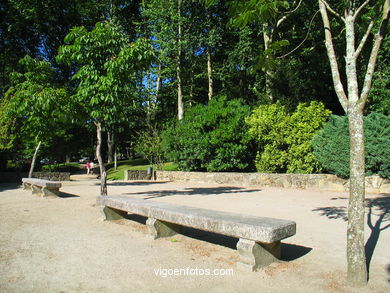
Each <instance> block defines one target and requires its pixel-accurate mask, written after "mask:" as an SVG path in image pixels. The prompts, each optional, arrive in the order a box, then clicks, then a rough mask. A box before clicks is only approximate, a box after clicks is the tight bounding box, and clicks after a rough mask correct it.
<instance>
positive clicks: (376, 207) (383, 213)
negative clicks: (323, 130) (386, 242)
mask: <svg viewBox="0 0 390 293" xmlns="http://www.w3.org/2000/svg"><path fill="white" fill-rule="evenodd" d="M337 199H343V200H344V199H347V198H345V197H339V198H332V200H337ZM366 208H367V209H368V211H367V226H368V227H369V229H370V230H371V233H370V236H369V237H368V239H367V241H366V244H365V246H364V249H365V254H366V265H367V271H368V272H369V269H370V263H371V260H372V256H373V254H374V251H375V247H376V245H377V244H378V240H379V236H380V233H381V232H382V231H384V230H386V229H387V228H389V227H390V223H389V224H387V225H383V223H385V222H389V221H390V196H389V194H381V196H379V197H376V198H373V199H366ZM312 211H314V212H320V215H321V216H326V217H328V218H329V219H343V220H344V221H348V215H347V207H346V206H339V207H337V206H332V207H320V208H316V209H313V210H312ZM373 215H374V216H376V217H378V218H377V220H376V221H375V223H373V219H372V216H373Z"/></svg>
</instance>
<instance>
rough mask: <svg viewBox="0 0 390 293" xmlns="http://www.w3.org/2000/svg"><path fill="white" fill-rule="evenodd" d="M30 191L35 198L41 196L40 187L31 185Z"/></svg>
mask: <svg viewBox="0 0 390 293" xmlns="http://www.w3.org/2000/svg"><path fill="white" fill-rule="evenodd" d="M31 191H32V194H33V195H36V196H41V194H42V190H41V187H39V186H36V185H34V184H31Z"/></svg>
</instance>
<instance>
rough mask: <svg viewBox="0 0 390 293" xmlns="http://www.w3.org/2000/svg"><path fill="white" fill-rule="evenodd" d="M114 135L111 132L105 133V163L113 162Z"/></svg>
mask: <svg viewBox="0 0 390 293" xmlns="http://www.w3.org/2000/svg"><path fill="white" fill-rule="evenodd" d="M114 143H115V140H114V133H112V131H110V130H109V131H107V153H108V158H107V163H111V162H112V161H113V160H114Z"/></svg>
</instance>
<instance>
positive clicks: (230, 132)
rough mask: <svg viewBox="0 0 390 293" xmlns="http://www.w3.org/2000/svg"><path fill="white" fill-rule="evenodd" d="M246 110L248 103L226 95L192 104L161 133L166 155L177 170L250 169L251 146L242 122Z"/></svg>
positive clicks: (247, 109) (247, 111) (245, 127)
mask: <svg viewBox="0 0 390 293" xmlns="http://www.w3.org/2000/svg"><path fill="white" fill-rule="evenodd" d="M249 113H250V109H249V107H248V106H244V105H243V104H242V103H241V102H240V101H239V100H231V101H227V100H226V98H225V97H220V98H215V99H213V100H211V101H210V102H209V104H208V105H206V106H205V105H197V106H194V107H192V108H191V109H189V110H188V112H187V113H186V114H185V116H184V119H183V120H181V121H176V122H175V123H174V124H173V125H171V126H170V127H169V128H167V129H166V131H165V132H164V133H163V141H164V142H163V143H164V147H165V151H166V154H167V156H168V158H169V159H170V160H173V161H174V162H175V163H176V164H177V165H178V167H179V169H180V170H188V171H238V170H251V169H252V158H253V150H252V148H251V139H250V137H249V135H248V133H247V129H248V127H247V125H246V124H245V117H246V116H248V115H249Z"/></svg>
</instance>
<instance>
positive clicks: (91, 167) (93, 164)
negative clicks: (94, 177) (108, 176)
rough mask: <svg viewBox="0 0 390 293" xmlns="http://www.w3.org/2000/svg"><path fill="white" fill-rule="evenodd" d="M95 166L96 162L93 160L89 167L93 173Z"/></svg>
mask: <svg viewBox="0 0 390 293" xmlns="http://www.w3.org/2000/svg"><path fill="white" fill-rule="evenodd" d="M94 167H95V163H94V162H93V161H91V163H90V164H89V168H90V170H91V174H93V168H94Z"/></svg>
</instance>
